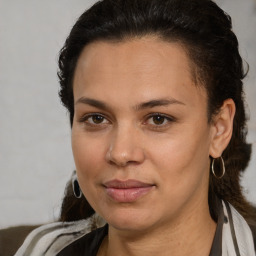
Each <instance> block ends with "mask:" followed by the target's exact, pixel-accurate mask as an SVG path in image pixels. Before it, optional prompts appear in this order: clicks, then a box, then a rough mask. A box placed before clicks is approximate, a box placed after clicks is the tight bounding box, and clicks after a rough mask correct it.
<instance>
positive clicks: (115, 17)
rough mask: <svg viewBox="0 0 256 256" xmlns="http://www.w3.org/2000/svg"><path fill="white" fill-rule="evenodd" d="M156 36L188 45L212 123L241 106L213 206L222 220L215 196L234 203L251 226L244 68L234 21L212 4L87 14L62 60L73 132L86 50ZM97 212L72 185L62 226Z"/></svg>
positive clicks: (116, 5) (112, 8) (116, 1)
mask: <svg viewBox="0 0 256 256" xmlns="http://www.w3.org/2000/svg"><path fill="white" fill-rule="evenodd" d="M145 35H156V36H158V37H159V38H161V39H162V40H166V41H170V42H173V41H175V42H178V43H180V44H182V45H183V46H184V47H185V49H186V52H187V54H188V56H189V57H190V59H191V61H192V63H193V64H194V65H193V66H194V73H195V77H196V79H197V80H200V84H202V85H203V86H204V87H205V89H206V91H207V95H208V119H209V122H211V120H212V118H213V117H214V115H215V114H216V113H218V111H219V109H220V107H221V106H222V104H223V102H224V100H226V99H228V98H231V99H233V100H234V102H235V104H236V114H235V118H234V127H233V135H232V138H231V141H230V143H229V145H228V147H227V148H226V150H225V151H224V153H223V155H222V156H223V159H224V161H225V165H226V174H225V176H224V177H223V178H222V179H216V178H214V177H213V176H212V175H210V186H209V206H210V211H211V214H212V216H213V218H214V219H216V213H215V211H214V209H215V206H216V205H215V196H216V195H217V196H218V197H219V198H221V199H224V200H227V201H229V202H230V203H231V204H233V205H234V206H235V207H236V209H237V210H238V211H239V212H240V213H241V214H242V215H243V216H244V217H245V218H246V219H247V220H248V221H250V220H252V219H253V218H255V215H256V214H255V210H254V208H253V207H252V206H251V205H250V204H249V203H248V202H247V201H246V199H245V197H244V196H243V193H242V188H241V186H240V175H241V173H242V172H243V171H244V170H245V168H246V167H247V164H248V162H249V159H250V154H251V146H250V145H249V144H247V143H246V141H245V138H246V132H247V130H246V114H245V107H244V98H243V97H244V95H243V82H242V79H243V78H244V77H245V72H244V69H243V62H242V59H241V56H240V54H239V51H238V41H237V38H236V36H235V34H234V33H233V31H232V23H231V18H230V17H229V16H228V15H227V14H226V13H225V12H224V11H223V10H222V9H220V8H219V7H218V6H217V5H216V4H215V3H214V2H213V1H211V0H189V1H188V0H103V1H99V2H97V3H96V4H95V5H93V6H92V7H91V8H90V9H89V10H87V11H85V12H84V13H83V14H82V15H81V17H80V18H79V19H78V21H77V22H76V23H75V25H74V27H73V28H72V30H71V32H70V35H69V36H68V38H67V40H66V42H65V45H64V47H63V48H62V50H61V52H60V56H59V72H58V76H59V79H60V85H61V89H60V92H59V95H60V98H61V101H62V103H63V104H64V106H65V107H66V108H67V109H68V111H69V114H70V123H71V126H72V123H73V116H74V99H73V88H72V81H73V76H74V71H75V68H76V63H77V60H78V58H79V56H80V54H81V51H82V50H83V48H84V47H85V46H86V45H88V44H89V43H92V42H95V41H98V40H100V41H107V40H108V41H113V42H117V41H124V40H127V39H130V38H134V37H143V36H145ZM93 212H94V210H93V209H92V208H91V207H90V205H89V204H88V202H87V201H86V199H85V198H84V197H83V198H82V199H75V198H74V196H73V194H72V191H71V185H70V184H69V185H68V187H67V190H66V196H65V198H64V200H63V207H62V212H61V220H75V219H81V218H87V217H89V216H91V215H92V213H93Z"/></svg>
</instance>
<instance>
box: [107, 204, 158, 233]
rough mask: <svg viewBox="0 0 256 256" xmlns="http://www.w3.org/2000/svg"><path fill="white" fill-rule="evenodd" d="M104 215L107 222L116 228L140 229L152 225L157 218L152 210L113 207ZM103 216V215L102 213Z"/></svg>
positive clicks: (125, 229)
mask: <svg viewBox="0 0 256 256" xmlns="http://www.w3.org/2000/svg"><path fill="white" fill-rule="evenodd" d="M110 212H111V214H108V215H107V216H106V217H105V220H106V221H107V223H108V224H109V225H110V226H112V227H114V228H115V229H118V230H123V231H142V230H146V229H148V228H149V227H151V226H153V225H154V223H155V222H157V219H155V218H154V215H153V214H152V211H149V210H148V211H145V210H144V211H143V210H139V209H128V208H126V209H118V210H117V209H115V210H114V211H110ZM103 216H104V215H103Z"/></svg>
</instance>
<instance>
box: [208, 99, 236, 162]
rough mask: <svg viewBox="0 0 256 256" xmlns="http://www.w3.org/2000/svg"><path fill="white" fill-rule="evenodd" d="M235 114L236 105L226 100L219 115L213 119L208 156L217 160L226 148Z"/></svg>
mask: <svg viewBox="0 0 256 256" xmlns="http://www.w3.org/2000/svg"><path fill="white" fill-rule="evenodd" d="M235 112H236V105H235V103H234V101H233V100H232V99H227V100H225V101H224V102H223V105H222V107H221V109H220V111H219V113H218V114H217V115H216V116H215V117H214V118H213V121H212V122H213V123H212V141H211V145H210V156H211V157H213V158H218V157H220V156H221V155H222V152H223V151H224V150H225V148H226V147H227V146H228V144H229V142H230V140H231V137H232V132H233V120H234V116H235Z"/></svg>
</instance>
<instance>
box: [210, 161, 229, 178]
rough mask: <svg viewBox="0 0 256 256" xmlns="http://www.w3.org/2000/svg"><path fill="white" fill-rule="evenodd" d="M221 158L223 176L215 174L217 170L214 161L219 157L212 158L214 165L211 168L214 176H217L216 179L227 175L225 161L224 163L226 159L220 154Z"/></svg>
mask: <svg viewBox="0 0 256 256" xmlns="http://www.w3.org/2000/svg"><path fill="white" fill-rule="evenodd" d="M219 158H220V160H221V163H222V174H221V176H217V175H216V174H215V171H214V162H215V160H216V159H217V158H213V159H212V166H211V169H212V174H213V175H214V177H215V178H216V179H221V178H222V177H223V176H224V175H225V172H226V168H225V163H224V160H223V158H222V156H220V157H219Z"/></svg>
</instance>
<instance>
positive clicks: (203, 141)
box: [150, 129, 210, 190]
mask: <svg viewBox="0 0 256 256" xmlns="http://www.w3.org/2000/svg"><path fill="white" fill-rule="evenodd" d="M184 130H185V129H184ZM208 135H209V133H208V130H207V129H205V131H204V130H202V131H198V134H197V135H196V133H194V132H192V131H191V132H186V133H180V135H178V134H176V136H173V137H171V136H170V138H168V139H165V140H158V141H155V142H154V146H153V145H152V146H151V149H152V150H151V156H150V158H151V159H152V160H153V164H154V165H155V166H157V168H158V169H159V171H158V173H159V175H160V177H161V180H165V182H166V183H168V184H169V185H168V186H167V187H168V188H169V187H172V189H174V190H175V189H177V190H179V188H186V187H189V186H192V184H195V183H198V182H200V180H201V179H203V178H204V176H205V174H206V175H208V170H209V145H210V143H209V136H208Z"/></svg>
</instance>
